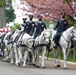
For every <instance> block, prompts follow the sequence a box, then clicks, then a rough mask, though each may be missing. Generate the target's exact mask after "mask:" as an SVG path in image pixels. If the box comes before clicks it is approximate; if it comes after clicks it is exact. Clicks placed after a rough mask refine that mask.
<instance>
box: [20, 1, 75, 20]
mask: <svg viewBox="0 0 76 75" xmlns="http://www.w3.org/2000/svg"><path fill="white" fill-rule="evenodd" d="M25 3H27V4H28V5H29V6H28V9H26V8H25V7H22V8H21V9H22V10H23V11H24V12H25V11H27V12H31V13H33V15H34V17H35V18H37V15H38V14H42V15H43V18H44V19H45V20H48V21H50V20H51V21H56V20H58V19H60V13H61V12H65V13H66V14H67V16H68V15H70V16H73V14H76V2H75V0H21V4H22V5H23V4H25ZM25 15H26V14H25Z"/></svg>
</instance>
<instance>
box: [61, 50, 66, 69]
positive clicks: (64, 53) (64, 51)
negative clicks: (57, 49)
mask: <svg viewBox="0 0 76 75" xmlns="http://www.w3.org/2000/svg"><path fill="white" fill-rule="evenodd" d="M62 51H63V56H64V69H67V63H66V60H67V53H66V49H62Z"/></svg>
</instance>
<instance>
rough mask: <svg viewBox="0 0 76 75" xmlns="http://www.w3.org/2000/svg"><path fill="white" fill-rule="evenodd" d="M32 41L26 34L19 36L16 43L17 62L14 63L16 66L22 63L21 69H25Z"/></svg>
mask: <svg viewBox="0 0 76 75" xmlns="http://www.w3.org/2000/svg"><path fill="white" fill-rule="evenodd" d="M33 42H34V39H33V38H32V36H30V35H29V34H27V33H24V34H23V35H21V37H20V38H19V40H18V42H17V48H16V49H17V50H18V57H17V59H18V61H17V63H16V65H17V66H20V63H21V62H23V67H26V59H27V57H28V51H30V52H32V46H33ZM22 51H24V52H23V53H22Z"/></svg>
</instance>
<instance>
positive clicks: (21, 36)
mask: <svg viewBox="0 0 76 75" xmlns="http://www.w3.org/2000/svg"><path fill="white" fill-rule="evenodd" d="M51 33H52V39H51V47H52V48H53V45H54V41H53V37H54V34H55V31H52V30H51V29H45V30H44V31H42V32H41V34H40V35H39V36H37V37H36V39H33V37H32V36H30V35H29V34H27V33H21V32H20V31H19V30H16V31H7V32H3V33H0V48H1V50H2V51H3V58H2V60H4V61H8V60H9V59H10V63H11V64H15V65H16V66H21V65H22V66H23V67H26V66H27V64H28V63H29V64H32V65H33V66H36V67H41V68H45V67H46V66H45V54H46V52H47V44H48V43H49V39H50V34H51ZM71 40H73V41H76V27H75V26H71V27H70V28H68V29H67V30H66V31H64V32H63V33H62V34H61V37H60V40H59V46H58V49H59V48H60V51H59V52H57V51H58V49H57V48H56V49H55V48H53V51H54V59H55V67H57V66H60V54H61V52H63V58H64V68H65V69H67V64H66V63H67V58H68V54H69V52H70V48H71ZM29 52H30V53H31V59H30V58H29ZM40 52H41V53H42V54H41V56H42V57H41V63H40V62H39V59H40V58H39V55H40ZM56 56H58V61H57V58H56ZM30 60H31V62H30Z"/></svg>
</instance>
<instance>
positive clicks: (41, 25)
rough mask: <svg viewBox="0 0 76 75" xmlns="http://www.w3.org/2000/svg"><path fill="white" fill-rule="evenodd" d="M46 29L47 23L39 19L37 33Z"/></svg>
mask: <svg viewBox="0 0 76 75" xmlns="http://www.w3.org/2000/svg"><path fill="white" fill-rule="evenodd" d="M44 28H45V29H46V25H45V24H44V23H43V22H42V21H38V22H37V24H36V33H35V34H38V35H39V34H41V32H42V31H43V30H44Z"/></svg>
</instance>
